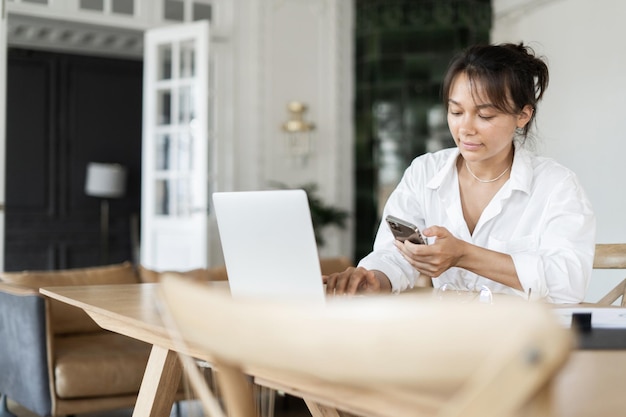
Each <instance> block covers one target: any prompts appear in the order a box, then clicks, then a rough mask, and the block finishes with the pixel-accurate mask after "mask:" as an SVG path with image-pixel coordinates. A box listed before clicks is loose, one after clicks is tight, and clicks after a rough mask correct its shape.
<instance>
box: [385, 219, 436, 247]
mask: <svg viewBox="0 0 626 417" xmlns="http://www.w3.org/2000/svg"><path fill="white" fill-rule="evenodd" d="M385 221H387V225H388V226H389V228H390V229H391V233H393V236H394V237H395V238H396V240H399V241H400V242H404V241H405V240H407V239H408V240H409V242H411V243H416V244H418V245H428V241H427V240H426V239H425V238H424V236H422V232H420V230H419V229H418V228H417V226H416V225H414V224H412V223H409V222H407V221H406V220H402V219H399V218H397V217H395V216H391V215H389V216H387V217H386V218H385Z"/></svg>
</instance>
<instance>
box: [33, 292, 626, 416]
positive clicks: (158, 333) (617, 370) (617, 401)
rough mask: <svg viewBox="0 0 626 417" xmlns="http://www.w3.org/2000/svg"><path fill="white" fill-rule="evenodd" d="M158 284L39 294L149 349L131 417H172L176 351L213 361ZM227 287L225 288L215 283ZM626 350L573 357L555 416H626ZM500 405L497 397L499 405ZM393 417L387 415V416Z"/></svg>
mask: <svg viewBox="0 0 626 417" xmlns="http://www.w3.org/2000/svg"><path fill="white" fill-rule="evenodd" d="M158 285H159V284H129V285H92V286H73V287H48V288H42V289H41V290H40V291H41V293H42V294H44V295H46V296H48V297H50V298H54V299H56V300H59V301H62V302H65V303H67V304H70V305H73V306H76V307H79V308H81V309H83V310H85V311H86V312H87V314H89V316H91V317H92V318H93V319H94V320H95V321H96V323H98V325H100V326H101V327H102V328H104V329H107V330H110V331H113V332H116V333H120V334H123V335H126V336H129V337H132V338H134V339H138V340H142V341H144V342H146V343H149V344H151V345H152V346H153V347H152V352H151V354H150V359H149V361H148V365H147V367H146V372H145V375H144V379H143V382H142V384H141V388H140V391H139V396H138V399H137V404H136V406H135V409H134V411H133V417H168V416H169V414H170V411H171V408H172V405H173V402H174V398H175V395H176V391H177V388H178V381H179V380H180V377H181V374H182V368H181V365H180V362H179V360H178V357H177V349H178V350H181V351H182V353H185V354H188V355H190V356H193V357H196V358H199V359H203V360H206V361H208V362H211V358H210V357H207V356H206V355H204V354H203V353H202V352H201V351H199V350H197V349H195V348H194V347H193V346H186V347H184V348H180V347H179V346H174V344H173V343H172V342H171V340H170V338H169V336H168V333H167V330H166V328H165V327H164V326H163V322H162V320H161V315H160V313H159V301H158ZM214 285H221V286H223V287H225V286H226V285H227V284H226V283H216V284H214ZM245 371H246V372H248V373H249V374H250V375H252V376H254V377H255V378H256V381H257V382H258V383H260V384H263V385H265V386H269V387H271V388H277V389H280V390H282V391H285V392H287V393H288V394H291V395H294V396H297V397H301V398H304V399H305V401H306V402H307V405H308V406H309V408H310V410H311V412H312V414H313V415H314V416H327V417H328V416H338V415H339V413H338V412H337V409H341V410H345V411H347V412H350V413H354V414H366V415H371V416H381V415H383V414H382V411H381V412H377V410H384V411H385V412H386V413H391V415H393V407H394V402H393V400H392V399H389V398H383V397H381V396H376V395H372V393H371V392H359V391H358V390H350V391H345V392H344V391H342V392H338V391H337V390H329V389H328V388H327V387H326V386H325V385H324V384H321V383H318V382H317V381H314V380H310V379H300V380H296V379H293V378H285V377H284V376H282V375H277V374H276V373H273V372H271V371H268V370H264V369H246V370H245ZM623 387H626V350H624V351H621V350H612V351H603V350H586V351H574V352H573V353H572V356H571V358H570V360H569V361H568V363H567V364H566V366H565V368H564V369H563V370H562V372H561V373H560V374H559V375H558V377H557V380H556V384H555V387H554V394H555V395H554V399H553V401H554V406H555V416H558V417H597V416H602V417H618V416H619V417H622V416H624V415H626V395H624V393H623ZM494 400H496V399H494ZM388 415H389V414H388Z"/></svg>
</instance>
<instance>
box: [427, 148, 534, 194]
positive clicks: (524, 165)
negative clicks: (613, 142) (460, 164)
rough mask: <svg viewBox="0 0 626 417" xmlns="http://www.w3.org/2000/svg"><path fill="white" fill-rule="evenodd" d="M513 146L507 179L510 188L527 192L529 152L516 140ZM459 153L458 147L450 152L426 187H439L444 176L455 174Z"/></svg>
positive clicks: (528, 189)
mask: <svg viewBox="0 0 626 417" xmlns="http://www.w3.org/2000/svg"><path fill="white" fill-rule="evenodd" d="M514 146H515V157H514V158H513V165H512V166H511V177H510V179H509V181H510V183H511V189H513V190H520V191H523V192H525V193H527V194H528V193H529V192H530V189H531V186H532V181H533V168H532V162H531V154H530V152H529V151H528V150H526V149H525V148H524V147H521V146H520V145H519V144H518V143H517V142H514ZM459 153H460V152H459V149H458V148H457V149H456V152H450V155H449V156H448V159H447V160H446V161H445V163H444V164H443V166H442V167H441V169H440V170H439V171H437V172H436V173H435V175H434V176H433V177H432V178H431V179H430V180H429V181H428V182H427V183H426V187H428V188H430V189H433V190H434V189H437V188H439V187H441V184H442V183H443V182H444V180H445V179H446V178H448V179H452V178H454V176H456V171H455V170H456V161H457V158H458V156H459Z"/></svg>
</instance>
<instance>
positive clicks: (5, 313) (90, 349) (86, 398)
mask: <svg viewBox="0 0 626 417" xmlns="http://www.w3.org/2000/svg"><path fill="white" fill-rule="evenodd" d="M0 280H1V281H2V282H0V340H1V342H0V393H2V395H3V396H6V397H8V398H10V399H11V400H13V401H15V402H17V403H18V404H20V405H21V406H23V407H25V408H27V409H29V410H30V411H32V412H34V413H35V414H37V415H39V416H42V417H43V416H63V415H70V414H82V413H88V412H95V411H105V410H112V409H117V408H127V407H132V406H133V405H134V404H135V401H136V399H137V393H138V392H139V386H140V384H141V380H142V378H143V374H144V371H145V368H146V364H147V361H148V356H149V354H150V346H149V345H147V344H144V343H142V342H139V341H136V340H133V339H130V338H127V337H125V336H121V335H118V334H115V333H111V332H108V331H105V330H102V329H101V328H100V327H99V326H98V325H97V324H96V323H95V322H94V321H93V320H92V319H91V318H90V317H89V316H87V314H86V313H85V312H84V311H82V310H80V309H77V308H73V307H70V306H68V305H65V304H63V303H60V302H57V301H53V300H49V299H47V298H46V297H43V296H41V295H40V294H39V288H40V287H44V286H64V285H104V284H130V283H137V282H138V277H137V274H136V272H135V269H134V267H133V266H132V265H131V264H130V263H123V264H118V265H111V266H105V267H94V268H83V269H72V270H62V271H34V272H33V271H25V272H4V273H1V274H0ZM6 397H5V398H6Z"/></svg>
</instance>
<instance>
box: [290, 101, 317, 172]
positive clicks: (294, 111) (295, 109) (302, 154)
mask: <svg viewBox="0 0 626 417" xmlns="http://www.w3.org/2000/svg"><path fill="white" fill-rule="evenodd" d="M287 110H289V120H287V122H285V123H283V131H285V132H286V134H287V149H288V151H289V153H290V154H291V155H292V156H293V157H294V158H296V159H299V160H300V161H301V163H304V162H306V160H307V158H308V156H309V155H310V153H311V148H312V146H311V132H312V131H313V130H315V125H314V124H313V123H311V122H307V121H305V120H304V113H305V112H306V110H307V107H306V105H305V104H304V103H301V102H299V101H292V102H290V103H288V104H287Z"/></svg>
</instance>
